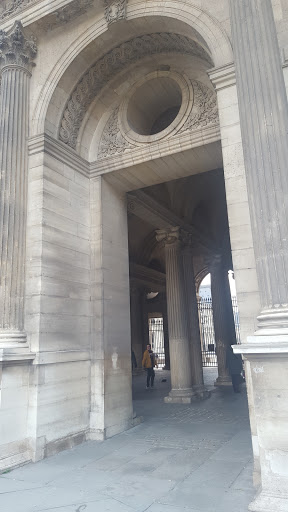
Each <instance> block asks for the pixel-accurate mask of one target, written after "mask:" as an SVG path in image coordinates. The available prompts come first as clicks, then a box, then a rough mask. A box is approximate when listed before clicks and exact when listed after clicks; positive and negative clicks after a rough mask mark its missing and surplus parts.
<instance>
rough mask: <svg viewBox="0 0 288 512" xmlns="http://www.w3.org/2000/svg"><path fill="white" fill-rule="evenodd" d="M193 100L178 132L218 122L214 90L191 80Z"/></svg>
mask: <svg viewBox="0 0 288 512" xmlns="http://www.w3.org/2000/svg"><path fill="white" fill-rule="evenodd" d="M191 83H192V87H193V91H194V101H193V107H192V109H191V113H190V115H189V117H188V119H187V121H186V122H185V124H184V125H183V126H182V128H181V130H179V132H178V133H183V132H186V131H187V130H197V129H198V128H205V127H206V126H211V125H213V124H217V123H218V107H217V96H216V93H215V91H212V90H211V89H209V87H207V86H206V85H204V84H202V83H201V82H198V81H197V80H191Z"/></svg>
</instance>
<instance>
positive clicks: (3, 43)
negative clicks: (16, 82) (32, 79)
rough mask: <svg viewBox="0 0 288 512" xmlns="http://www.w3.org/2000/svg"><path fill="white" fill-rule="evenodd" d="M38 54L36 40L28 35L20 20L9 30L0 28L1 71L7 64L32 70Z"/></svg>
mask: <svg viewBox="0 0 288 512" xmlns="http://www.w3.org/2000/svg"><path fill="white" fill-rule="evenodd" d="M36 55H37V46H36V40H35V38H34V37H33V36H30V38H28V37H26V35H25V33H24V31H23V27H22V24H21V22H20V21H16V22H15V23H14V25H13V27H12V28H11V30H9V31H8V32H4V30H0V71H1V70H3V68H4V67H6V66H19V67H21V68H25V69H26V70H28V71H31V68H32V67H33V66H34V65H35V64H34V62H33V61H34V59H35V57H36Z"/></svg>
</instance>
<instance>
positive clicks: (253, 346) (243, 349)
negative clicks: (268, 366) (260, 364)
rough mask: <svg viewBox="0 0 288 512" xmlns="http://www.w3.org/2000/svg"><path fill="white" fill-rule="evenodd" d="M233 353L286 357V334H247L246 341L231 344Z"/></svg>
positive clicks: (287, 350) (287, 345)
mask: <svg viewBox="0 0 288 512" xmlns="http://www.w3.org/2000/svg"><path fill="white" fill-rule="evenodd" d="M233 350H234V352H235V354H242V355H243V356H244V357H245V356H250V355H251V356H252V357H253V356H259V355H262V356H264V357H265V356H266V357H273V356H277V355H281V357H283V356H287V357H288V336H285V335H280V336H248V338H247V343H243V344H241V345H233Z"/></svg>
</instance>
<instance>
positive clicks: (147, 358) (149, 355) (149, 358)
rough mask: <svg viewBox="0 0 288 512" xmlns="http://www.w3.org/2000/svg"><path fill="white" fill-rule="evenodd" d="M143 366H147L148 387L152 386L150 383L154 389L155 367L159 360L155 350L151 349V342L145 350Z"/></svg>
mask: <svg viewBox="0 0 288 512" xmlns="http://www.w3.org/2000/svg"><path fill="white" fill-rule="evenodd" d="M142 366H143V368H145V370H146V372H147V381H146V389H149V388H150V384H151V389H153V387H154V379H155V371H154V367H155V366H157V362H156V358H155V354H154V352H153V350H152V349H151V345H150V344H148V345H147V349H146V350H145V352H144V354H143V359H142Z"/></svg>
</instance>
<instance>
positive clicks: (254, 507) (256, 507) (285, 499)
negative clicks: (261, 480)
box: [248, 492, 288, 512]
mask: <svg viewBox="0 0 288 512" xmlns="http://www.w3.org/2000/svg"><path fill="white" fill-rule="evenodd" d="M248 508H249V510H251V512H287V510H288V495H286V496H279V495H268V494H266V493H265V492H260V493H259V494H258V496H256V498H255V500H254V501H252V503H250V505H249V507H248Z"/></svg>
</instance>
